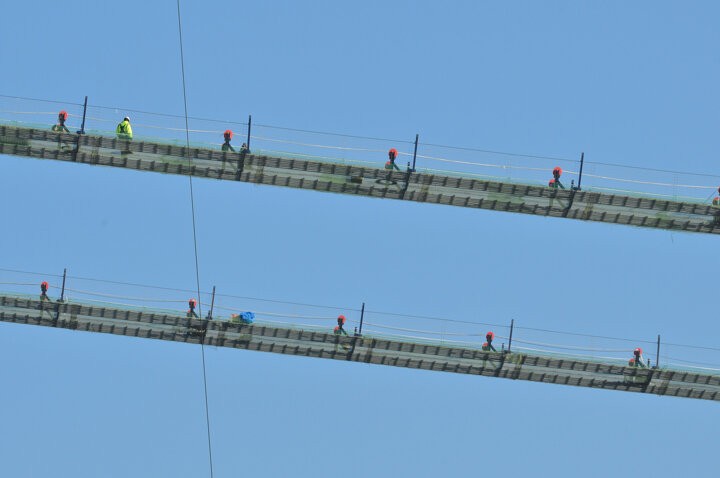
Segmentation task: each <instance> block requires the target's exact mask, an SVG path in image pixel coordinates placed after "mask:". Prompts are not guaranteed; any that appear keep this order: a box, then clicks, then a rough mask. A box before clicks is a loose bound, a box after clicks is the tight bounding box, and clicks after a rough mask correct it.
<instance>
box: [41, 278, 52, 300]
mask: <svg viewBox="0 0 720 478" xmlns="http://www.w3.org/2000/svg"><path fill="white" fill-rule="evenodd" d="M48 287H49V286H48V283H47V282H45V281H43V282H42V283H41V284H40V300H41V301H46V300H48V301H49V300H50V297H48V295H47V291H48Z"/></svg>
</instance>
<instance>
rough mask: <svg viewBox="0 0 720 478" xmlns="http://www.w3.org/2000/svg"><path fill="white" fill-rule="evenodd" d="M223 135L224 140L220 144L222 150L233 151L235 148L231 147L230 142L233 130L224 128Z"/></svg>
mask: <svg viewBox="0 0 720 478" xmlns="http://www.w3.org/2000/svg"><path fill="white" fill-rule="evenodd" d="M223 137H224V138H225V142H224V143H223V145H222V150H223V151H232V152H233V153H234V152H235V148H233V147H232V145H231V144H230V140H231V139H232V137H233V132H232V131H231V130H229V129H226V130H225V132H224V133H223Z"/></svg>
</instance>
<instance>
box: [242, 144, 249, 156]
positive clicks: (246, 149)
mask: <svg viewBox="0 0 720 478" xmlns="http://www.w3.org/2000/svg"><path fill="white" fill-rule="evenodd" d="M240 154H250V148H248V145H247V143H243V144H242V146H240Z"/></svg>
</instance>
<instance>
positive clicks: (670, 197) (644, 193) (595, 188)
mask: <svg viewBox="0 0 720 478" xmlns="http://www.w3.org/2000/svg"><path fill="white" fill-rule="evenodd" d="M583 189H584V190H586V191H606V192H610V193H613V194H616V193H623V194H628V193H629V194H637V195H640V196H652V197H657V198H666V199H667V200H678V199H684V200H686V201H691V202H693V201H697V200H699V199H701V198H700V197H696V196H680V195H677V194H661V193H652V192H649V191H636V190H633V189H618V188H608V187H602V186H588V187H587V188H583ZM713 196H714V194H711V195H710V197H708V198H705V199H704V200H703V201H702V202H708V201H709V200H710V199H711V198H712V197H713Z"/></svg>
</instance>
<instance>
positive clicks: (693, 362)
mask: <svg viewBox="0 0 720 478" xmlns="http://www.w3.org/2000/svg"><path fill="white" fill-rule="evenodd" d="M660 358H661V359H662V360H663V362H667V363H671V362H673V361H675V362H680V363H684V364H691V365H708V366H711V367H720V363H709V362H696V361H693V360H686V359H679V358H676V357H669V356H667V355H665V354H662V353H661V354H660Z"/></svg>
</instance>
